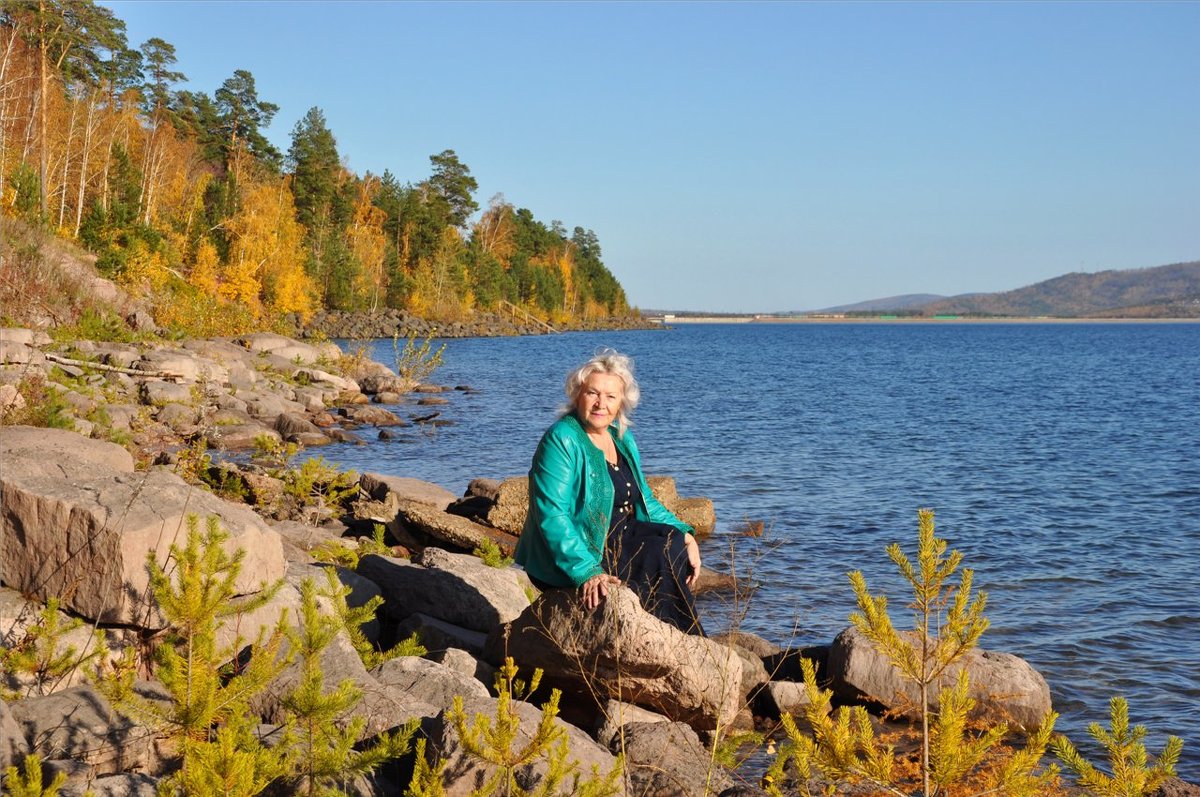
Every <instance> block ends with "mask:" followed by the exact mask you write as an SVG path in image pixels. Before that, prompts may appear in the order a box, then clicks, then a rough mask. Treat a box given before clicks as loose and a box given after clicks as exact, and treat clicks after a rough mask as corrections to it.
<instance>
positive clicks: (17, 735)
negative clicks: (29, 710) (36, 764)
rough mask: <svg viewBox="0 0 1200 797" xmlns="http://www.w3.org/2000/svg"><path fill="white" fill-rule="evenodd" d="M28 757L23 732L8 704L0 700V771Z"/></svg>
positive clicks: (27, 747)
mask: <svg viewBox="0 0 1200 797" xmlns="http://www.w3.org/2000/svg"><path fill="white" fill-rule="evenodd" d="M27 755H29V742H28V741H27V740H26V739H25V731H23V730H22V729H21V724H20V723H19V722H17V720H16V718H15V717H13V715H12V709H10V708H9V706H8V703H7V702H6V701H4V700H0V771H3V770H5V769H7V768H8V767H11V766H14V765H17V764H20V762H21V761H22V760H23V759H24V758H25V756H27Z"/></svg>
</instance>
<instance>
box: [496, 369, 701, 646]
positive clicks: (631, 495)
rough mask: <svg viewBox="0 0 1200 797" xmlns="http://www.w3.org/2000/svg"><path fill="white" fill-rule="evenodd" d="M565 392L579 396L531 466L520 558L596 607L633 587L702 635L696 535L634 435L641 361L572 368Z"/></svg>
mask: <svg viewBox="0 0 1200 797" xmlns="http://www.w3.org/2000/svg"><path fill="white" fill-rule="evenodd" d="M566 390H567V397H568V399H569V400H570V402H569V404H567V406H566V407H565V409H564V413H563V415H562V417H561V418H559V419H558V421H556V422H555V423H554V424H553V425H552V426H551V427H550V428H549V429H548V430H547V431H546V433H545V434H544V435H543V436H542V440H541V442H540V443H539V444H538V447H537V452H536V453H535V454H534V457H533V466H532V467H531V468H530V470H529V514H528V516H527V518H526V520H525V528H524V530H523V531H522V532H521V539H520V541H519V542H518V543H517V550H516V561H517V563H518V564H520V565H522V566H523V567H524V568H525V570H526V571H527V572H528V574H529V576H530V578H531V579H532V580H533V582H534V584H536V585H537V586H538V587H539V588H541V589H547V588H555V587H559V588H577V589H579V590H580V591H581V593H582V598H583V601H584V603H585V604H586V605H587V606H588V608H593V609H594V608H595V607H596V606H598V605H599V603H600V601H602V600H603V599H604V598H605V597H606V596H607V595H608V589H609V587H610V586H613V585H617V584H621V583H624V584H626V585H627V586H629V587H630V588H631V589H632V590H633V591H634V592H635V593H637V595H638V597H639V598H640V599H641V602H642V606H643V608H645V609H646V610H647V611H649V612H651V613H653V614H654V615H655V616H657V617H658V618H659V619H661V620H663V621H665V622H668V623H671V624H672V625H674V626H675V627H676V628H679V629H680V630H682V631H686V632H689V633H694V634H700V635H703V633H704V631H703V629H702V628H701V626H700V622H699V620H698V619H697V618H696V611H695V604H694V601H693V599H692V592H691V586H692V584H694V583H695V580H696V576H697V575H698V574H699V572H700V549H699V546H698V545H697V544H696V537H695V534H694V533H693V530H692V528H691V526H689V525H687V524H686V523H684V522H682V521H681V520H679V518H677V517H675V516H674V515H673V514H671V513H670V512H669V511H668V510H667V509H666V507H664V506H663V505H662V504H661V503H659V502H658V501H657V500H656V499H655V498H654V496H653V494H651V492H650V488H649V486H648V485H647V484H646V477H645V475H644V474H643V473H642V465H641V460H640V458H639V455H638V449H637V444H636V443H634V440H633V434H632V433H631V432H630V431H629V414H630V413H631V412H632V411H633V409H634V407H636V406H637V403H638V397H639V389H638V384H637V380H635V379H634V377H633V361H632V360H630V358H629V357H626V356H625V355H623V354H618V353H617V352H614V351H611V350H606V351H604V352H602V353H600V354H598V355H597V356H595V357H593V358H592V359H591V360H589V361H588V362H586V363H584V364H583V365H582V366H580V367H579V368H577V369H575V370H574V371H572V372H571V373H570V374H569V375H568V376H567V384H566Z"/></svg>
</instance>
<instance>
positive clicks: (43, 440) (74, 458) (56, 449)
mask: <svg viewBox="0 0 1200 797" xmlns="http://www.w3.org/2000/svg"><path fill="white" fill-rule="evenodd" d="M0 463H3V468H2V469H0V478H3V477H4V476H5V475H7V472H8V471H10V470H19V471H21V472H22V474H23V475H25V476H54V477H58V478H62V479H75V478H82V477H86V476H89V475H92V474H93V473H95V472H96V471H97V470H111V471H116V472H119V473H133V456H132V455H130V453H129V452H128V451H126V450H125V449H124V448H122V447H121V446H119V445H117V444H116V443H109V442H105V441H101V440H89V439H87V438H84V437H81V436H80V435H78V434H76V433H75V432H70V431H67V430H66V429H42V428H37V427H33V426H0Z"/></svg>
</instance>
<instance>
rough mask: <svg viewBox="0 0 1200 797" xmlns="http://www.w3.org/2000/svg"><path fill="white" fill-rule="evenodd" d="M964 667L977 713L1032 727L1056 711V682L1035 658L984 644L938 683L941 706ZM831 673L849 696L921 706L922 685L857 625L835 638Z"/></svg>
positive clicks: (933, 699)
mask: <svg viewBox="0 0 1200 797" xmlns="http://www.w3.org/2000/svg"><path fill="white" fill-rule="evenodd" d="M913 633H914V632H909V636H910V637H911V636H913ZM964 667H965V668H966V671H967V675H968V677H969V678H970V684H971V689H970V695H971V697H972V698H973V699H974V700H975V701H976V705H975V711H974V716H977V717H980V718H983V719H986V720H990V721H999V720H1003V721H1006V722H1008V723H1010V724H1012V725H1016V726H1018V727H1020V728H1023V729H1025V730H1027V731H1030V730H1034V729H1036V728H1037V727H1038V726H1039V725H1041V724H1042V721H1043V720H1044V719H1045V718H1046V716H1047V715H1048V714H1049V713H1050V688H1049V686H1047V684H1046V679H1045V678H1043V677H1042V675H1041V674H1040V673H1039V672H1038V671H1037V670H1035V669H1034V668H1033V667H1032V666H1031V665H1030V664H1029V662H1027V661H1025V660H1024V659H1022V658H1020V657H1018V656H1014V655H1012V654H1011V653H997V652H994V651H990V650H980V649H978V648H976V649H973V650H971V651H969V652H968V653H967V654H966V655H965V656H964V657H963V658H962V659H961V660H960V661H959V662H958V663H956V664H954V665H952V666H951V667H950V668H949V669H948V670H947V671H946V673H945V674H944V675H943V676H942V679H941V682H940V683H938V684H935V685H934V686H933V691H932V695H931V705H935V706H936V704H937V698H938V694H939V693H940V691H941V689H942V688H948V687H950V686H953V685H954V683H955V680H956V679H957V677H958V672H959V671H960V670H962V669H963V668H964ZM829 676H830V678H831V680H832V686H833V690H834V693H835V694H836V695H837V696H838V697H839V698H840V699H841V700H843V701H846V702H857V703H862V702H871V703H878V704H880V705H882V706H884V707H886V708H889V709H896V710H902V709H904V708H906V707H913V706H918V707H919V706H920V700H921V694H920V690H919V689H918V687H917V686H916V685H915V684H914V683H912V682H911V681H909V680H906V679H904V678H901V677H900V674H899V671H898V670H897V669H896V668H895V667H893V666H892V664H891V662H890V661H889V660H888V658H887V657H886V656H885V655H883V654H882V653H880V652H879V651H878V650H876V648H875V645H874V644H873V643H872V642H871V641H870V640H869V639H867V637H866V636H864V635H863V634H862V632H861V631H859V630H858V629H857V628H855V627H853V626H852V627H850V628H847V629H846V630H845V631H843V632H842V633H840V634H838V636H837V638H836V639H834V641H833V645H832V647H831V648H830V651H829Z"/></svg>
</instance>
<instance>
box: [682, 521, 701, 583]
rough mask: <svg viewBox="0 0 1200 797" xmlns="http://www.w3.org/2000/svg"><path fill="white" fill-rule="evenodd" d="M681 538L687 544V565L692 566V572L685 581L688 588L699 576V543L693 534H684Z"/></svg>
mask: <svg viewBox="0 0 1200 797" xmlns="http://www.w3.org/2000/svg"><path fill="white" fill-rule="evenodd" d="M683 539H684V542H685V543H686V544H687V558H688V567H690V568H692V574H691V575H690V576H688V577H687V581H686V583H687V585H688V589H691V588H692V587H693V586H694V585H695V583H696V579H698V578H700V543H698V542H696V535H695V534H684V535H683Z"/></svg>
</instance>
